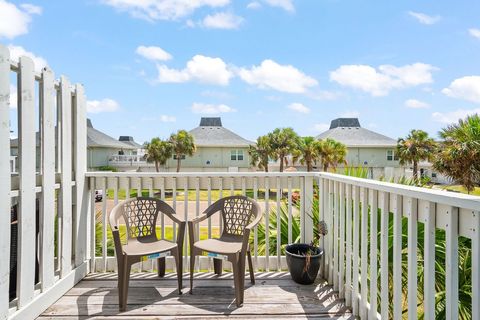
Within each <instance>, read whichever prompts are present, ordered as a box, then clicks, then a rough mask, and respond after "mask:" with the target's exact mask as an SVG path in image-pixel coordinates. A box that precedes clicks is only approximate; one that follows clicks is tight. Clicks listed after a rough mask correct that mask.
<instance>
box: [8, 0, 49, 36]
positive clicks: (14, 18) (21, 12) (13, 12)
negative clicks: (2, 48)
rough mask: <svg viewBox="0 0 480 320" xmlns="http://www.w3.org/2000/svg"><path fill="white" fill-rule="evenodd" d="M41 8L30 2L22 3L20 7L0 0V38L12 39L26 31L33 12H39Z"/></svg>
mask: <svg viewBox="0 0 480 320" xmlns="http://www.w3.org/2000/svg"><path fill="white" fill-rule="evenodd" d="M41 13H42V8H40V7H38V6H34V5H32V4H22V5H20V8H18V7H17V6H15V4H13V3H10V2H8V1H5V0H0V38H7V39H13V38H15V37H17V36H20V35H22V34H26V33H28V27H29V24H30V22H31V21H32V15H33V14H41Z"/></svg>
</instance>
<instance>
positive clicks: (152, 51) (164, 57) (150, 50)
mask: <svg viewBox="0 0 480 320" xmlns="http://www.w3.org/2000/svg"><path fill="white" fill-rule="evenodd" d="M135 52H136V53H137V54H138V55H140V56H142V57H144V58H145V59H148V60H153V61H168V60H170V59H172V55H171V54H170V53H168V52H167V51H165V50H163V49H162V48H160V47H156V46H149V47H147V46H139V47H138V48H137V50H135Z"/></svg>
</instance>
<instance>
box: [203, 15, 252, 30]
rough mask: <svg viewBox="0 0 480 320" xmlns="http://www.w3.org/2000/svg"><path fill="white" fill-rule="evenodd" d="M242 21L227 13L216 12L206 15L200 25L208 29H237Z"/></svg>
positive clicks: (240, 18)
mask: <svg viewBox="0 0 480 320" xmlns="http://www.w3.org/2000/svg"><path fill="white" fill-rule="evenodd" d="M243 22H244V19H243V18H242V17H240V16H237V15H234V14H233V13H229V12H217V13H214V14H209V15H207V16H206V17H205V18H204V19H203V20H202V23H201V25H202V26H203V27H205V28H208V29H238V28H239V27H240V26H241V25H242V23H243Z"/></svg>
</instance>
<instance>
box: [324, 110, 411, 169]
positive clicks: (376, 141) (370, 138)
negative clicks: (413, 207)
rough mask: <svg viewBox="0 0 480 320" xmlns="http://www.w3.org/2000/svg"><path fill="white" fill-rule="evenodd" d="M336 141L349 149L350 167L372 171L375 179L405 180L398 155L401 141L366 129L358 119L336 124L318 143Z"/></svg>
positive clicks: (341, 119)
mask: <svg viewBox="0 0 480 320" xmlns="http://www.w3.org/2000/svg"><path fill="white" fill-rule="evenodd" d="M327 138H332V139H334V140H336V141H339V142H341V143H343V144H345V145H346V146H347V150H348V152H347V163H348V165H349V166H362V167H366V168H369V174H370V177H371V178H375V179H376V178H379V177H382V176H383V177H386V178H390V177H394V176H396V177H397V176H403V175H404V174H405V169H404V168H403V167H402V166H400V163H399V161H398V157H397V156H396V155H395V148H396V146H397V140H395V139H392V138H390V137H387V136H385V135H383V134H380V133H377V132H374V131H371V130H368V129H365V128H362V126H361V125H360V121H359V120H358V118H338V119H334V120H332V122H331V124H330V129H329V130H327V131H325V132H323V133H321V134H319V135H318V136H317V139H327Z"/></svg>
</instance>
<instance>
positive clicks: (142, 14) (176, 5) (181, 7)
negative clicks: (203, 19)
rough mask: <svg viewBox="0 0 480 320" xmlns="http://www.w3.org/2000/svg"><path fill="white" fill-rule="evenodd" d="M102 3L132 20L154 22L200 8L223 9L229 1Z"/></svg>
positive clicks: (113, 0)
mask: <svg viewBox="0 0 480 320" xmlns="http://www.w3.org/2000/svg"><path fill="white" fill-rule="evenodd" d="M102 2H103V3H105V4H106V5H109V6H111V7H114V8H115V9H117V10H120V11H125V12H128V13H129V14H130V15H131V16H132V17H134V18H139V19H144V20H148V21H156V20H178V19H181V18H184V17H186V16H189V15H191V14H192V13H193V12H195V10H197V9H200V8H202V7H211V8H219V7H224V6H226V5H228V4H229V3H230V0H188V1H186V0H102Z"/></svg>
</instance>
